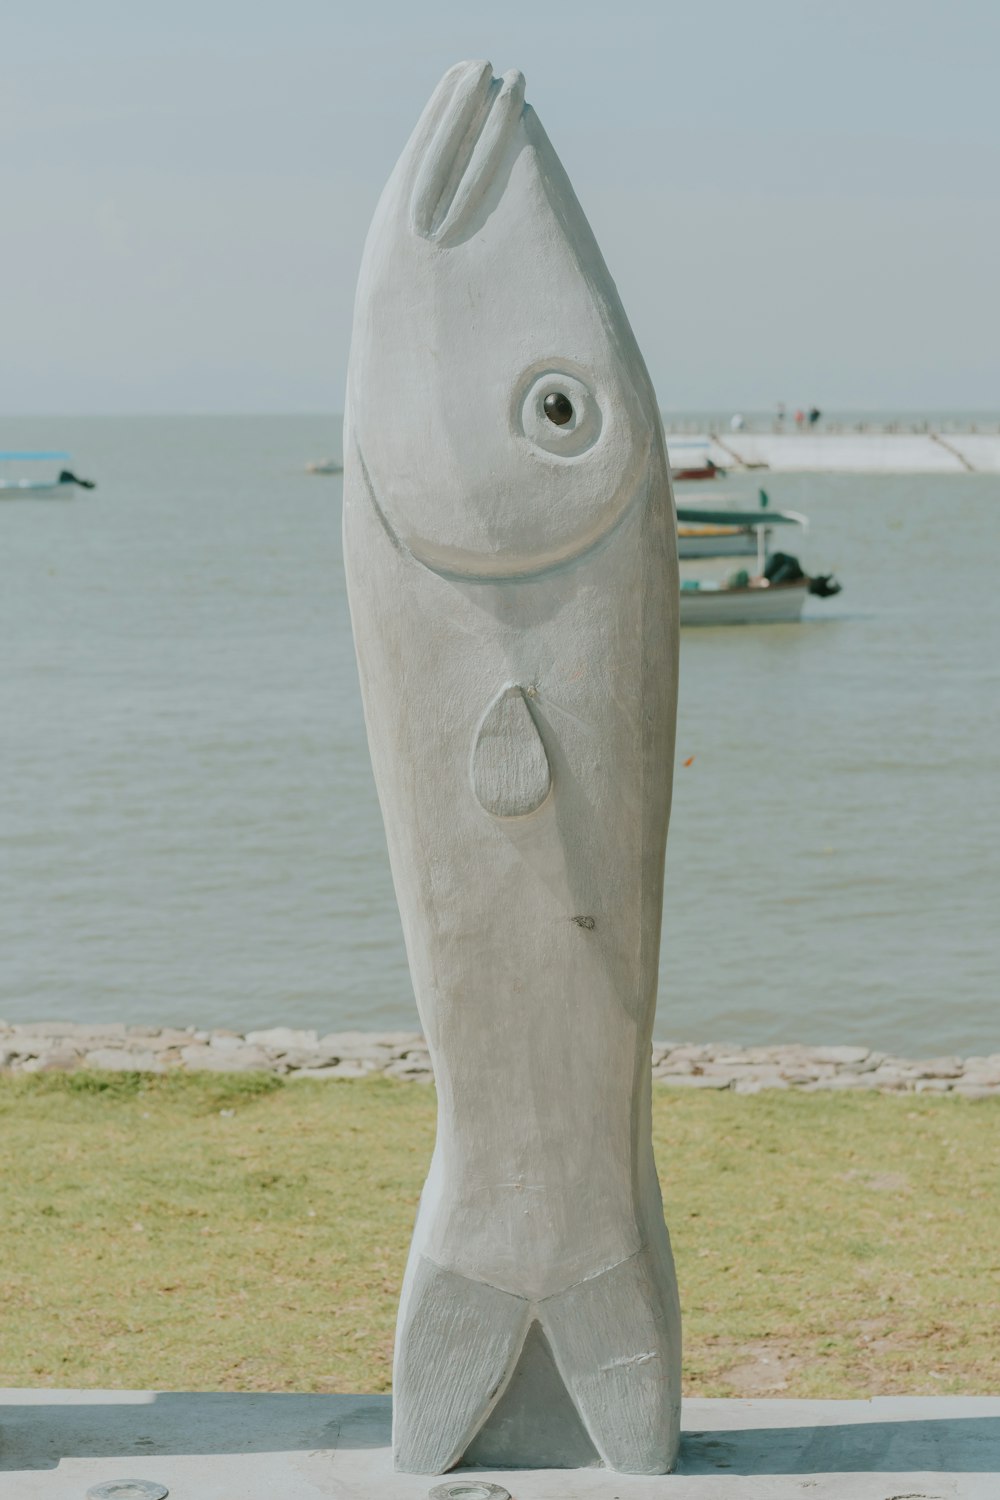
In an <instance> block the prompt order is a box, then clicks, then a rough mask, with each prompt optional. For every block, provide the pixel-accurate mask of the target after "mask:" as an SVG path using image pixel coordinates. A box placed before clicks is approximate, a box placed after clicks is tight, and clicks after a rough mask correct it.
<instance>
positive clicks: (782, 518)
mask: <svg viewBox="0 0 1000 1500" xmlns="http://www.w3.org/2000/svg"><path fill="white" fill-rule="evenodd" d="M759 500H760V504H759V505H758V506H757V508H756V509H749V508H742V509H737V508H735V507H728V506H727V507H725V508H718V507H714V506H713V507H706V506H702V505H679V506H678V507H677V523H678V555H679V556H680V558H681V559H682V560H683V559H685V558H690V557H692V556H695V557H732V556H741V555H744V553H746V552H749V551H750V550H751V548H752V550H753V552H754V553H756V557H757V570H756V572H755V573H753V574H751V573H750V572H749V571H748V570H747V569H746V568H740V569H738V570H737V571H736V572H735V573H732V574H730V575H729V577H728V578H727V579H725V580H722V581H719V580H715V579H705V578H688V577H683V576H682V578H681V624H682V625H750V624H772V623H775V622H778V621H791V620H798V619H799V617H800V616H801V614H802V607H803V605H804V604H805V602H806V599H807V598H808V597H809V595H810V594H813V595H815V596H816V597H818V598H829V597H831V596H832V595H833V594H839V592H840V584H839V583H838V582H837V581H836V579H834V578H833V577H832V575H830V574H823V575H818V576H816V577H810V576H809V575H808V574H807V573H806V572H804V570H803V569H802V567H801V565H800V564H799V560H798V558H797V557H794V556H792V554H791V553H789V552H780V551H775V552H772V551H771V536H772V533H773V532H774V531H775V530H778V529H782V528H786V527H791V526H798V527H800V528H802V529H805V527H806V526H808V524H809V522H808V520H807V518H806V517H805V516H804V515H802V514H801V513H800V512H799V511H795V510H773V509H772V508H771V506H770V504H769V501H768V496H767V494H766V492H765V491H764V490H761V491H760V492H759ZM685 541H696V542H697V541H700V542H701V543H702V544H703V545H704V546H705V547H706V548H714V550H704V551H700V552H698V551H696V552H690V551H685V549H684V543H685ZM738 542H739V544H740V545H739V547H738V548H737V543H738ZM748 543H749V545H747V544H748ZM733 548H737V550H735V551H734V550H731V549H733Z"/></svg>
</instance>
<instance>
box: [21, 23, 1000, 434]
mask: <svg viewBox="0 0 1000 1500" xmlns="http://www.w3.org/2000/svg"><path fill="white" fill-rule="evenodd" d="M463 57H484V58H490V59H491V60H492V62H493V64H494V67H495V69H496V70H497V71H498V72H501V71H503V70H505V69H507V68H510V67H519V68H521V69H522V71H523V72H524V74H525V76H526V79H527V96H528V99H529V100H530V102H531V103H532V104H533V105H534V106H535V108H536V110H537V111H538V113H539V115H540V116H541V119H542V121H543V123H544V124H545V127H546V129H547V131H548V133H549V135H550V137H551V139H552V141H553V144H554V145H555V147H556V149H557V151H558V152H559V153H560V155H561V156H562V159H563V162H564V164H565V166H566V168H567V170H568V172H569V175H570V177H571V179H572V181H573V183H574V186H575V187H576V191H577V194H578V196H579V198H580V200H581V202H582V204H583V206H584V209H585V211H586V212H587V214H588V217H589V218H590V220H591V223H592V224H593V226H594V229H595V232H596V234H597V238H598V240H599V242H600V244H601V246H602V249H603V250H604V254H605V258H606V259H607V261H608V264H609V266H610V268H611V271H612V274H613V275H614V276H615V278H616V280H617V282H618V286H619V289H620V291H621V294H622V299H623V301H624V303H625V307H626V310H627V312H628V314H629V317H630V319H631V321H632V324H633V326H634V328H635V330H636V333H637V335H638V338H639V342H640V345H641V347H642V349H643V351H644V353H645V355H646V359H647V362H648V364H649V367H650V371H651V373H652V376H653V380H654V382H655V384H656V387H657V391H658V394H659V398H660V404H661V405H662V406H663V407H664V408H666V409H668V410H685V409H699V408H712V409H715V410H726V409H728V408H733V409H735V408H743V409H747V410H750V409H763V408H768V407H770V406H772V405H773V403H774V402H775V401H777V400H784V401H786V402H788V403H789V404H790V405H797V404H801V403H811V402H813V401H815V402H817V403H818V404H819V405H821V406H823V407H824V408H826V409H833V408H838V407H839V408H845V407H850V408H857V407H866V408H878V409H883V410H887V409H902V408H910V409H928V410H935V411H936V410H946V409H961V408H972V409H978V410H993V411H996V410H997V408H998V407H1000V299H998V295H997V285H998V279H1000V271H998V268H1000V106H998V92H997V76H998V74H997V70H998V67H1000V4H998V3H997V0H951V3H950V4H948V5H944V4H942V3H941V0H827V3H826V4H817V3H814V0H688V3H685V4H677V3H673V0H668V3H659V4H656V3H653V0H607V3H603V4H595V3H593V0H532V3H530V4H528V3H524V0H497V3H495V4H490V5H487V4H482V3H476V0H464V3H458V0H421V3H415V0H406V3H404V0H386V3H382V4H378V3H369V4H351V5H346V4H343V3H342V0H282V3H280V4H278V3H273V0H269V3H266V4H262V3H253V0H241V3H236V0H145V3H136V0H87V3H81V0H31V3H27V0H12V3H10V4H8V5H7V6H5V9H4V22H3V47H2V53H0V101H2V102H0V112H2V115H0V118H2V143H3V158H2V159H3V162H4V166H3V173H4V177H5V184H4V190H3V200H2V201H3V229H2V240H0V243H2V264H3V268H4V275H3V288H2V292H0V297H2V304H3V319H2V328H3V357H2V359H0V414H15V413H16V414H20V413H29V412H40V413H47V412H53V413H75V412H202V411H204V412H212V411H217V412H253V411H261V412H263V411H323V410H331V411H339V410H340V409H341V405H342V401H343V388H344V367H345V364H346V359H347V348H348V337H349V328H350V310H351V302H352V297H353V290H354V281H355V277H356V274H357V268H358V261H359V257H360V253H361V246H362V242H363V239H364V235H365V232H366V229H367V226H368V221H369V218H370V216H371V212H372V209H373V207H374V204H375V201H376V198H377V197H378V194H379V191H380V190H381V187H382V184H383V182H384V181H385V178H386V176H387V175H388V173H389V171H390V169H391V167H392V165H393V162H394V161H395V158H396V156H397V155H398V153H399V151H400V149H401V148H402V146H403V144H404V142H405V140H406V138H407V136H408V134H409V132H410V130H411V128H412V126H413V124H414V122H415V120H416V118H417V115H418V114H419V112H420V110H421V108H422V106H423V104H424V102H425V100H426V98H427V96H428V94H429V93H430V91H431V89H432V88H433V87H434V84H435V83H436V82H437V79H438V77H439V76H440V74H441V73H442V72H443V71H444V70H445V68H446V67H448V66H449V65H450V64H451V63H452V62H455V61H457V60H458V59H460V58H463Z"/></svg>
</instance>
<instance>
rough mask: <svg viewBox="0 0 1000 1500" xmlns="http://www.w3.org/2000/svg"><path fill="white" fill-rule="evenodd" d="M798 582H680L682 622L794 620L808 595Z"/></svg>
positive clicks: (768, 622)
mask: <svg viewBox="0 0 1000 1500" xmlns="http://www.w3.org/2000/svg"><path fill="white" fill-rule="evenodd" d="M809 583H810V580H809V579H808V578H804V579H803V580H802V581H801V583H779V584H775V585H773V586H772V585H770V584H767V585H765V586H756V587H750V586H748V587H746V588H732V587H730V586H729V585H728V584H725V583H716V584H712V583H704V582H702V581H700V580H699V581H698V582H697V583H696V584H695V585H694V586H693V587H692V586H691V583H690V582H688V583H687V584H685V583H682V584H681V624H682V625H777V624H779V623H781V622H788V621H794V620H798V619H799V618H800V616H801V614H802V606H803V605H804V604H805V602H806V599H807V598H808V596H809Z"/></svg>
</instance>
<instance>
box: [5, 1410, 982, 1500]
mask: <svg viewBox="0 0 1000 1500" xmlns="http://www.w3.org/2000/svg"><path fill="white" fill-rule="evenodd" d="M391 1420H392V1416H391V1398H390V1397H389V1396H323V1395H308V1396H299V1395H259V1394H249V1395H244V1394H239V1395H230V1394H217V1395H204V1394H201V1395H186V1394H177V1393H172V1392H166V1393H160V1394H157V1393H154V1392H148V1391H44V1390H8V1391H0V1434H2V1437H0V1500H83V1496H84V1495H85V1493H86V1491H87V1489H88V1487H89V1486H90V1485H92V1484H97V1483H99V1482H101V1481H102V1480H110V1479H117V1480H123V1479H126V1478H132V1479H146V1480H155V1481H159V1482H160V1483H161V1484H164V1485H166V1486H167V1487H168V1489H169V1491H170V1500H321V1497H332V1500H425V1497H426V1495H427V1492H428V1490H429V1489H430V1487H431V1486H432V1485H433V1484H435V1483H437V1482H438V1481H436V1480H434V1479H428V1478H426V1477H421V1476H420V1475H406V1474H397V1473H394V1472H393V1469H392V1454H391V1449H390V1428H391ZM682 1426H683V1431H684V1437H683V1440H682V1443H681V1455H680V1462H679V1465H678V1469H677V1472H676V1473H675V1474H673V1475H670V1476H668V1477H666V1478H664V1477H645V1476H636V1475H621V1474H611V1473H609V1472H608V1471H607V1470H604V1469H597V1468H591V1469H574V1470H552V1469H549V1470H536V1471H532V1470H521V1471H519V1472H516V1473H514V1472H511V1471H505V1470H486V1469H480V1470H475V1471H468V1470H462V1471H457V1472H456V1473H455V1474H454V1475H452V1476H450V1478H451V1480H452V1481H453V1482H458V1481H459V1480H461V1479H463V1478H464V1479H466V1480H473V1479H477V1480H478V1479H484V1480H489V1481H492V1482H493V1483H496V1484H499V1485H502V1486H503V1487H504V1488H505V1489H507V1490H509V1491H510V1493H511V1495H512V1496H513V1500H904V1497H905V1500H996V1496H997V1495H998V1494H1000V1397H995V1396H993V1397H880V1398H878V1399H876V1400H874V1401H697V1400H692V1401H686V1402H685V1403H684V1411H683V1421H682Z"/></svg>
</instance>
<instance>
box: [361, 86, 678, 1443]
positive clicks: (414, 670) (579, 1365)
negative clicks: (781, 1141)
mask: <svg viewBox="0 0 1000 1500" xmlns="http://www.w3.org/2000/svg"><path fill="white" fill-rule="evenodd" d="M344 454H345V489H344V555H345V563H346V568H347V577H348V591H349V598H350V607H351V617H352V623H353V628H354V634H355V642H356V647H357V655H358V663H359V671H360V677H361V685H362V696H363V701H364V709H365V719H366V725H367V729H368V738H369V745H370V749H371V755H372V762H373V767H374V771H375V779H376V784H377V787H378V792H379V798H380V802H381V806H382V811H383V816H384V819H385V825H386V835H387V840H388V845H389V855H390V861H391V865H392V871H393V878H394V883H395V887H396V893H397V899H398V902H399V908H400V914H401V917H402V923H403V931H404V936H405V940H406V948H407V955H408V958H409V964H410V970H411V975H412V979H413V985H414V991H415V994H416V999H417V1006H418V1010H419V1013H420V1017H421V1021H422V1024H423V1027H424V1031H425V1034H426V1037H427V1041H428V1046H429V1048H430V1052H431V1055H432V1058H433V1062H434V1071H435V1078H436V1082H437V1090H438V1100H439V1109H438V1134H437V1143H436V1147H435V1151H434V1156H433V1160H432V1164H431V1168H430V1172H429V1175H428V1179H427V1182H426V1184H425V1187H424V1192H423V1195H422V1198H421V1204H420V1209H419V1213H418V1216H417V1223H416V1228H415V1231H414V1237H413V1243H412V1246H411V1251H410V1258H409V1263H408V1268H407V1275H406V1280H405V1283H404V1288H403V1297H402V1301H401V1306H400V1315H399V1323H398V1328H397V1343H396V1362H395V1371H394V1449H395V1459H396V1464H397V1467H398V1468H401V1469H404V1470H408V1471H413V1472H428V1473H433V1472H443V1471H444V1470H446V1469H447V1468H449V1467H451V1466H453V1465H454V1464H455V1463H457V1462H459V1461H460V1460H461V1459H462V1457H463V1456H470V1457H476V1456H477V1455H478V1456H479V1457H482V1456H483V1455H484V1454H485V1453H487V1452H489V1453H490V1454H491V1455H492V1456H493V1457H495V1458H497V1461H507V1462H510V1463H513V1464H517V1463H519V1462H523V1461H524V1451H523V1450H524V1447H525V1441H526V1440H525V1439H524V1432H525V1427H524V1413H525V1410H526V1409H527V1407H529V1406H531V1405H536V1406H537V1405H538V1404H539V1401H541V1403H542V1405H544V1404H545V1402H546V1400H547V1399H548V1396H549V1395H551V1394H552V1391H551V1389H549V1387H552V1386H554V1384H555V1383H556V1382H558V1384H559V1385H560V1386H561V1387H562V1388H564V1391H565V1392H566V1393H568V1395H569V1398H570V1404H571V1409H572V1412H573V1413H574V1420H576V1419H579V1425H580V1427H581V1429H582V1431H583V1432H584V1433H585V1434H586V1440H587V1441H588V1442H589V1443H590V1444H591V1445H592V1450H593V1454H594V1456H595V1458H597V1459H599V1460H601V1461H603V1462H605V1463H606V1464H608V1465H609V1466H610V1467H612V1468H616V1469H620V1470H624V1471H629V1472H645V1473H656V1472H664V1471H665V1470H666V1469H668V1468H670V1467H671V1466H672V1464H673V1461H674V1458H675V1455H676V1448H677V1429H678V1417H679V1405H680V1395H679V1359H680V1321H679V1313H678V1308H677V1294H676V1284H675V1279H674V1271H673V1263H672V1259H671V1254H670V1246H669V1240H668V1237H667V1232H666V1228H665V1225H664V1222H663V1213H662V1205H661V1201H660V1193H659V1187H658V1183H657V1178H656V1173H655V1168H654V1162H653V1154H652V1145H651V1139H650V1134H651V1132H650V1100H649V1092H650V1067H649V1048H650V1039H651V1033H652V1021H653V1012H654V1007H655V999H656V982H657V969H658V953H659V934H660V914H661V905H662V882H663V856H664V848H665V841H666V833H667V821H668V816H669V802H670V782H671V767H672V763H673V742H674V718H675V711H676V686H677V639H678V629H677V608H678V604H677V601H678V586H677V568H676V527H675V522H674V514H673V502H672V498H671V493H670V482H669V468H668V464H667V458H666V448H665V444H664V440H663V434H662V429H661V424H660V418H659V414H658V411H657V407H656V402H655V397H654V394H653V391H652V387H651V384H650V381H649V378H648V375H647V373H646V370H645V366H644V364H643V361H642V358H641V355H640V354H639V351H638V348H637V346H636V344H635V340H634V337H633V335H632V332H631V329H630V327H629V324H628V321H627V319H626V317H625V314H624V312H623V310H622V308H621V304H620V302H619V300H618V296H617V292H616V290H615V287H614V283H613V282H612V280H611V277H610V275H609V274H608V272H607V269H606V267H605V265H604V262H603V260H602V258H601V255H600V252H599V250H598V248H597V245H596V243H595V241H594V238H593V234H592V233H591V231H590V228H589V226H588V224H587V222H586V219H585V218H584V215H583V212H582V210H581V209H580V207H579V204H578V203H577V200H576V198H575V195H574V194H573V191H572V188H571V186H570V184H569V182H568V180H567V178H566V176H565V173H564V172H563V170H562V167H561V165H560V163H559V161H558V158H557V157H556V155H555V152H554V151H553V149H552V146H551V145H550V143H549V141H548V139H547V137H546V136H545V134H544V132H543V130H542V128H541V126H540V124H539V122H538V120H537V117H536V116H535V114H534V111H533V110H531V109H530V107H528V106H526V105H525V104H524V84H523V79H522V78H521V76H520V74H516V73H509V74H506V75H505V76H504V77H503V78H502V79H495V78H494V77H493V73H492V68H491V67H490V65H489V64H488V63H463V64H459V65H458V66H457V67H456V68H453V69H451V70H450V71H449V72H448V73H447V74H446V75H445V77H444V79H443V80H442V82H441V84H440V85H439V87H438V89H437V90H436V92H435V93H434V95H433V96H432V98H431V100H430V103H429V104H428V106H427V108H426V110H425V112H424V114H423V116H422V117H421V120H420V122H419V123H418V125H417V128H416V130H415V132H414V134H413V136H412V137H411V140H410V142H409V144H408V146H407V147H406V149H405V151H404V152H403V155H402V157H401V159H400V161H399V163H398V165H397V167H396V170H395V172H394V173H393V175H392V177H391V178H390V181H389V183H388V185H387V187H386V189H385V191H384V193H383V195H382V198H381V200H380V203H379V206H378V209H377V210H376V214H375V218H374V221H373V224H372V228H371V231H370V233H369V237H368V241H367V244H366V248H365V254H364V258H363V264H362V270H361V275H360V280H359V287H358V295H357V302H356V310H355V323H354V331H353V336H352V346H351V364H350V372H349V379H348V401H347V413H346V417H345V444H344ZM533 1329H534V1330H535V1331H534V1333H533V1334H532V1338H533V1339H534V1340H535V1342H537V1338H538V1335H539V1334H540V1336H541V1339H542V1341H543V1342H544V1344H545V1347H546V1351H547V1354H546V1358H547V1359H548V1364H547V1365H546V1367H545V1368H546V1370H547V1372H548V1373H547V1374H546V1375H545V1376H544V1379H543V1377H542V1376H541V1375H539V1374H538V1370H539V1369H541V1365H540V1364H538V1362H537V1361H536V1362H535V1363H534V1364H532V1365H531V1370H532V1371H533V1372H534V1373H533V1374H530V1378H529V1373H526V1371H527V1369H528V1366H527V1364H525V1359H526V1358H527V1356H526V1353H525V1351H526V1348H527V1347H528V1345H529V1344H530V1343H531V1340H529V1338H528V1335H529V1331H530V1330H533ZM539 1381H541V1382H542V1386H544V1385H545V1382H546V1381H547V1382H548V1387H546V1389H544V1390H543V1389H542V1387H541V1386H539ZM532 1382H533V1383H532ZM522 1388H523V1389H522ZM519 1391H520V1392H521V1398H522V1399H521V1414H520V1417H518V1416H517V1415H516V1414H514V1415H512V1413H514V1408H515V1407H516V1405H517V1401H516V1397H517V1393H518V1392H519ZM540 1392H541V1394H540ZM504 1403H506V1405H504ZM564 1406H565V1403H564ZM554 1409H555V1407H553V1410H554ZM569 1409H570V1408H566V1410H569ZM501 1412H504V1413H506V1415H504V1416H503V1420H501ZM567 1421H568V1419H567ZM519 1423H520V1425H519ZM518 1434H520V1436H519V1435H518ZM546 1443H549V1444H550V1446H551V1448H552V1452H551V1453H550V1452H548V1451H547V1449H546ZM491 1445H492V1446H491ZM559 1451H561V1450H560V1447H559V1436H558V1433H553V1434H550V1435H549V1436H548V1437H543V1439H542V1442H541V1452H540V1453H538V1454H536V1455H535V1458H534V1461H536V1462H540V1463H544V1462H545V1461H546V1460H547V1459H550V1458H552V1456H553V1454H555V1460H554V1461H559V1458H558V1453H559ZM567 1451H568V1450H567ZM574 1451H575V1450H574Z"/></svg>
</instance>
